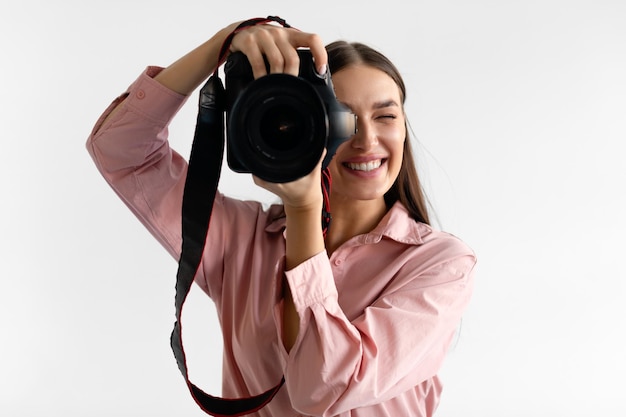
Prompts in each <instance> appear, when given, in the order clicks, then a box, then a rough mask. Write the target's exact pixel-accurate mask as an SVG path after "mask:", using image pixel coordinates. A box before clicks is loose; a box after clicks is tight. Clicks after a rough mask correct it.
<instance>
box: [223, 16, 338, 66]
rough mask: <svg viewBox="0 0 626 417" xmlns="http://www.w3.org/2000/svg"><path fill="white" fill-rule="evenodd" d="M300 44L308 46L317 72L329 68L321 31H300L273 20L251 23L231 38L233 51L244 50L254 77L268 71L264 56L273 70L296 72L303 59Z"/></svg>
mask: <svg viewBox="0 0 626 417" xmlns="http://www.w3.org/2000/svg"><path fill="white" fill-rule="evenodd" d="M297 48H309V49H310V50H311V53H312V55H313V59H314V60H315V68H316V69H317V71H318V73H320V74H323V73H324V72H326V68H327V64H328V56H327V54H326V49H325V47H324V43H323V42H322V39H321V37H320V36H319V35H317V34H314V33H307V32H301V31H299V30H297V29H293V28H285V27H282V26H277V25H272V24H262V25H256V26H251V27H249V28H246V29H243V30H241V31H240V32H238V33H237V34H236V35H235V36H234V37H233V39H232V42H231V45H230V51H231V52H236V51H241V52H243V53H244V54H245V55H246V57H247V58H248V61H249V62H250V66H251V67H252V72H253V74H254V78H259V77H262V76H263V75H266V74H267V71H266V67H265V61H264V59H263V56H265V57H267V60H268V62H269V64H270V73H286V74H290V75H294V76H297V75H298V70H299V67H300V60H299V57H298V53H297V52H296V50H297Z"/></svg>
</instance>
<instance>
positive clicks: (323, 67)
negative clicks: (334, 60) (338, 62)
mask: <svg viewBox="0 0 626 417" xmlns="http://www.w3.org/2000/svg"><path fill="white" fill-rule="evenodd" d="M317 73H318V74H319V75H324V74H326V65H325V64H324V65H322V66H321V67H319V68H318V69H317Z"/></svg>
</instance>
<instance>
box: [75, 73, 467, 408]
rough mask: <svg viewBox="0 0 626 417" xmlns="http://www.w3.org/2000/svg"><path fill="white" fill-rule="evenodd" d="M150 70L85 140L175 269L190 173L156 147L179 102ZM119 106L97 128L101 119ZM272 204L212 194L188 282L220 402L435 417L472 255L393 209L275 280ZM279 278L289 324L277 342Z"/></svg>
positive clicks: (278, 220)
mask: <svg viewBox="0 0 626 417" xmlns="http://www.w3.org/2000/svg"><path fill="white" fill-rule="evenodd" d="M159 71H160V68H157V67H149V68H148V69H147V70H146V71H145V72H144V73H143V74H141V75H140V76H139V78H138V79H137V80H136V81H135V82H134V83H133V84H132V85H131V86H130V87H129V89H128V91H127V92H126V93H125V94H123V95H122V96H120V97H119V98H118V99H117V100H115V101H114V103H113V104H112V105H111V107H109V109H107V110H106V111H105V113H104V114H103V115H102V117H101V118H100V120H98V122H97V123H96V126H95V127H94V131H93V132H92V134H91V135H90V137H89V139H88V141H87V149H88V151H89V153H90V154H91V157H92V158H93V160H94V161H95V163H96V166H97V167H98V169H99V170H100V172H101V173H102V175H103V176H104V178H105V179H106V181H107V182H108V183H109V184H110V185H111V187H112V188H113V190H114V191H115V192H116V193H117V194H118V195H119V196H120V198H121V199H122V200H123V201H124V203H126V204H127V205H128V207H129V208H130V209H131V210H132V211H133V212H134V213H135V215H136V216H137V217H138V219H139V220H140V221H141V222H142V223H143V224H144V225H145V226H146V227H147V228H148V230H149V231H150V232H151V233H152V234H153V235H154V237H155V238H156V239H158V241H159V242H160V243H161V244H162V245H163V246H164V247H165V248H166V249H167V250H168V251H169V253H170V254H171V255H172V256H173V257H174V258H175V259H178V258H179V255H180V250H181V201H182V194H183V186H184V182H185V175H186V169H187V163H186V161H185V159H184V158H183V157H181V156H180V155H179V154H177V153H176V152H175V151H173V150H172V149H171V148H170V147H169V145H168V142H167V136H168V130H167V126H168V124H169V122H170V120H171V119H172V118H173V117H174V115H175V114H176V112H177V111H178V110H179V108H180V107H181V106H182V105H183V104H184V102H185V100H186V97H185V96H182V95H179V94H177V93H175V92H173V91H170V90H168V89H167V88H165V87H164V86H163V85H161V84H159V83H158V82H156V81H155V80H154V79H153V78H152V77H153V76H154V75H156V74H157V73H158V72H159ZM123 99H125V100H126V102H125V104H124V106H123V108H122V109H121V110H120V111H119V112H117V114H115V115H114V116H113V117H111V118H110V119H109V120H108V121H107V122H106V124H103V123H102V120H103V119H104V117H106V115H108V114H109V112H110V110H111V109H112V108H113V106H114V105H115V104H117V103H119V102H120V101H121V100H123ZM284 226H285V221H284V218H283V217H282V208H281V207H280V206H272V207H270V208H269V209H267V210H265V209H264V208H263V206H262V205H261V204H259V203H257V202H250V201H239V200H235V199H232V198H228V197H225V196H223V195H221V194H220V195H218V197H217V198H216V201H215V205H214V209H213V215H212V221H211V226H210V228H209V236H208V238H207V245H206V248H205V255H204V258H203V262H202V264H201V266H200V268H199V271H198V274H197V276H196V283H197V284H198V285H199V286H200V287H201V288H202V289H203V290H204V291H205V292H206V293H207V294H208V295H209V296H210V297H211V298H212V299H213V301H214V302H215V304H216V307H217V311H218V315H219V320H220V322H221V326H222V329H223V334H224V338H223V340H224V346H223V352H224V358H223V393H222V395H223V396H224V397H242V396H250V395H256V394H259V393H261V392H264V391H265V390H267V389H269V388H270V387H272V386H274V385H276V383H277V382H278V381H279V380H280V378H281V375H283V374H284V376H285V379H286V383H285V385H284V386H283V387H282V388H281V390H280V391H279V393H278V394H277V395H276V397H275V398H274V399H273V400H272V401H271V402H270V403H269V404H268V405H267V406H266V407H265V408H263V409H261V410H260V411H258V413H257V414H256V415H259V416H279V417H289V416H298V415H314V416H361V417H364V416H367V417H372V416H391V417H399V416H416V417H418V416H419V417H426V416H432V415H433V413H434V410H435V409H436V407H437V404H438V402H439V398H440V394H441V390H442V384H441V382H440V380H439V378H438V377H437V372H438V371H439V369H440V367H441V365H442V362H443V360H444V358H445V356H446V352H447V351H448V348H449V346H450V344H451V341H452V339H453V336H454V334H455V331H456V329H457V326H458V325H459V322H460V320H461V316H462V315H463V312H464V310H465V308H466V306H467V304H468V302H469V300H470V297H471V293H472V284H473V270H474V265H475V263H476V259H475V256H474V253H473V251H472V250H471V249H470V248H468V246H467V245H466V244H464V243H463V242H462V241H461V240H459V239H458V238H456V237H454V236H452V235H450V234H447V233H443V232H441V231H436V230H433V229H432V228H431V227H429V226H428V225H425V224H422V223H417V222H415V221H414V220H412V219H411V218H410V217H409V216H408V214H407V211H406V209H405V208H404V207H403V206H402V205H401V204H399V203H396V205H394V206H393V207H392V208H391V210H389V212H388V213H387V215H386V216H385V217H384V218H383V219H382V221H381V222H380V224H379V225H378V226H377V227H376V228H375V229H374V230H372V231H371V232H369V233H367V234H364V235H360V236H355V237H354V238H352V239H351V240H349V241H348V242H346V243H345V244H343V245H342V246H341V247H339V248H338V249H337V250H336V251H334V252H333V254H332V256H330V257H328V255H327V254H326V253H325V252H322V253H319V254H317V255H316V256H314V257H312V258H311V259H309V260H307V261H305V262H303V263H302V264H301V265H299V266H298V267H296V268H294V269H292V270H290V271H285V270H284V256H285V239H284V234H283V232H284ZM284 277H286V281H287V282H288V285H289V286H290V289H291V292H292V294H293V298H294V302H295V305H296V309H297V312H298V314H299V316H300V330H299V335H298V338H297V340H296V343H295V345H294V346H293V348H292V349H291V351H290V352H289V353H288V352H287V351H286V350H285V349H284V347H283V345H282V342H281V340H282V339H281V334H282V321H281V314H282V297H281V294H282V288H281V286H282V285H283V281H284Z"/></svg>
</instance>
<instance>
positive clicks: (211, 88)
mask: <svg viewBox="0 0 626 417" xmlns="http://www.w3.org/2000/svg"><path fill="white" fill-rule="evenodd" d="M270 21H274V22H278V23H280V24H282V25H283V26H285V27H288V25H287V24H286V22H285V21H284V20H282V19H280V18H278V17H273V16H270V17H268V18H266V19H263V18H259V19H251V20H249V21H246V22H243V23H242V24H241V25H240V26H239V27H238V28H237V30H241V29H242V28H244V27H248V26H252V25H255V24H260V23H267V22H270ZM233 36H234V33H233V34H231V35H230V36H229V37H228V38H227V40H226V41H225V42H224V45H223V47H222V53H223V54H225V52H226V51H227V50H228V47H229V45H230V41H231V40H232V37H233ZM220 59H221V58H220ZM220 65H221V62H220ZM224 109H225V91H224V86H223V84H222V82H221V80H220V79H219V77H218V76H217V69H216V73H215V74H214V75H213V76H211V77H210V78H209V80H208V81H207V83H206V84H205V85H204V87H203V88H202V89H201V91H200V99H199V110H198V117H197V123H196V130H195V133H194V139H193V144H192V148H191V154H190V157H189V167H188V171H187V177H186V182H185V189H184V193H183V205H182V238H183V239H182V250H181V256H180V260H179V265H178V272H177V275H176V295H175V306H176V322H175V323H174V329H173V331H172V335H171V338H170V344H171V347H172V351H173V352H174V356H175V358H176V362H177V364H178V368H179V369H180V371H181V373H182V374H183V377H184V378H185V381H186V383H187V386H188V388H189V391H190V393H191V395H192V397H193V398H194V400H195V401H196V403H197V404H198V405H199V406H200V408H201V409H202V410H203V411H205V412H206V413H207V414H210V415H212V416H216V417H227V416H242V415H245V414H249V413H253V412H255V411H257V410H259V409H261V408H262V407H264V406H265V405H266V404H267V403H269V402H270V401H271V400H272V398H273V397H274V396H275V395H276V393H277V392H278V390H279V389H280V387H281V386H282V385H283V384H284V382H285V379H284V377H283V378H281V380H280V382H279V383H278V384H277V385H276V386H275V387H273V388H271V389H269V390H267V391H266V392H264V393H262V394H259V395H256V396H253V397H249V398H238V399H226V398H220V397H214V396H212V395H209V394H207V393H205V392H204V391H202V390H201V389H200V388H198V387H197V386H196V385H194V384H193V383H192V382H191V381H189V375H188V371H187V361H186V357H185V351H184V349H183V340H182V325H181V315H182V308H183V304H184V302H185V299H186V298H187V294H188V293H189V290H190V289H191V285H192V283H193V280H194V277H195V275H196V272H197V270H198V267H199V265H200V261H201V259H202V253H203V252H204V245H205V241H206V236H207V231H208V227H209V222H210V219H211V212H212V209H213V201H214V199H215V195H216V193H217V185H218V182H219V175H220V171H221V166H222V159H223V155H224Z"/></svg>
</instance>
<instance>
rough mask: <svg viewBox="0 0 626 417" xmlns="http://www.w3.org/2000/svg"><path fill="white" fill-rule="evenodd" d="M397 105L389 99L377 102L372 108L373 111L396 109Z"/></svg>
mask: <svg viewBox="0 0 626 417" xmlns="http://www.w3.org/2000/svg"><path fill="white" fill-rule="evenodd" d="M397 106H398V103H396V101H395V100H392V99H389V100H384V101H377V102H376V103H374V105H373V106H372V108H373V109H384V108H385V107H397Z"/></svg>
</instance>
